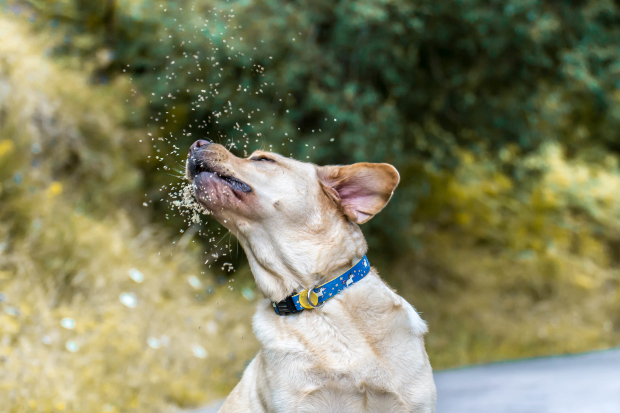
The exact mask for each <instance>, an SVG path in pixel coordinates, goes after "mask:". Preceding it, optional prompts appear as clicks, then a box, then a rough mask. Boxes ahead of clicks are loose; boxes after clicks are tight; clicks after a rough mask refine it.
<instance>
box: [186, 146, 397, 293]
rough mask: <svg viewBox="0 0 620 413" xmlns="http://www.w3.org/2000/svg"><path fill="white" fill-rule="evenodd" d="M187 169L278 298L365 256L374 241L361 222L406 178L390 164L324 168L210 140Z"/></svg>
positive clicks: (194, 150) (262, 284)
mask: <svg viewBox="0 0 620 413" xmlns="http://www.w3.org/2000/svg"><path fill="white" fill-rule="evenodd" d="M186 173H187V178H188V179H189V180H190V181H191V182H192V183H193V184H194V190H195V194H196V199H197V200H198V201H199V202H200V203H201V204H203V205H204V206H205V207H206V208H207V209H209V210H210V211H211V212H212V213H213V215H214V217H215V218H216V219H217V220H218V221H219V222H220V223H221V224H222V225H224V226H225V227H226V228H227V229H229V230H231V231H232V232H233V234H235V235H236V236H237V238H238V239H239V242H240V243H241V245H242V246H243V248H244V250H245V252H246V255H247V256H248V260H249V262H250V265H251V267H252V272H253V273H254V276H255V278H256V283H257V286H258V287H259V289H261V291H262V292H263V293H264V294H265V295H266V296H267V297H269V298H271V299H272V300H281V299H284V298H285V297H286V296H288V295H289V294H290V293H292V292H293V291H296V290H301V289H305V288H310V287H314V286H316V285H318V284H319V283H320V282H323V281H326V280H327V279H330V277H332V276H336V275H337V274H338V271H341V272H343V271H344V270H346V269H348V267H350V266H351V264H352V263H354V262H355V261H356V260H359V259H360V258H361V257H362V256H363V255H364V254H365V252H366V243H365V241H364V238H363V236H362V234H361V231H360V230H359V227H358V226H357V224H363V223H364V222H366V221H368V220H369V219H370V218H372V217H373V216H374V215H375V214H377V213H378V212H379V211H381V209H383V207H384V206H385V205H386V204H387V203H388V201H389V200H390V197H391V196H392V193H393V191H394V189H395V188H396V186H397V185H398V182H399V175H398V172H397V171H396V169H395V168H394V167H393V166H391V165H388V164H373V163H357V164H353V165H347V166H322V167H321V166H317V165H314V164H311V163H305V162H299V161H296V160H294V159H290V158H286V157H284V156H281V155H277V154H274V153H272V152H262V151H259V152H255V153H253V154H252V155H251V156H249V157H248V158H245V159H244V158H238V157H236V156H234V155H233V154H232V153H230V152H229V151H228V150H226V148H224V147H223V146H221V145H218V144H213V143H210V142H207V141H204V140H199V141H196V142H195V143H194V144H193V145H192V146H191V148H190V150H189V154H188V158H187V168H186ZM343 268H344V270H343Z"/></svg>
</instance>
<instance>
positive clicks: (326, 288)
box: [271, 255, 370, 316]
mask: <svg viewBox="0 0 620 413" xmlns="http://www.w3.org/2000/svg"><path fill="white" fill-rule="evenodd" d="M369 272H370V264H369V263H368V258H366V256H365V255H364V257H363V258H362V259H361V260H359V262H358V263H357V264H355V265H354V266H353V267H352V268H351V269H350V270H348V271H347V272H345V273H344V274H342V275H340V276H338V277H336V278H334V279H333V280H331V281H328V282H326V283H325V284H321V285H319V286H318V287H316V288H313V289H311V290H303V291H302V292H300V293H297V294H295V295H289V296H288V297H286V298H285V299H284V300H282V301H280V302H278V303H274V302H272V303H271V304H273V309H274V311H275V312H276V314H277V315H282V316H284V315H291V314H296V313H299V312H301V311H303V310H305V309H311V308H316V307H319V306H321V305H323V303H325V301H327V300H329V299H330V298H332V297H333V296H335V295H336V294H338V293H339V292H340V291H342V290H344V289H345V288H347V287H349V286H350V285H353V284H355V283H356V282H358V281H359V280H361V279H362V278H364V277H365V276H366V275H368V273H369Z"/></svg>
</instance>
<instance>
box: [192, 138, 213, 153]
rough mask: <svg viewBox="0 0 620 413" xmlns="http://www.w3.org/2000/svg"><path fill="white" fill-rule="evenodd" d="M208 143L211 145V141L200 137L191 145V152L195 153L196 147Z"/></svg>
mask: <svg viewBox="0 0 620 413" xmlns="http://www.w3.org/2000/svg"><path fill="white" fill-rule="evenodd" d="M208 145H211V142H209V141H205V140H204V139H198V140H197V141H196V142H194V143H192V146H190V147H189V153H194V151H196V149H198V148H201V147H203V146H208Z"/></svg>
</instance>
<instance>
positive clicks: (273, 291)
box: [239, 222, 367, 302]
mask: <svg viewBox="0 0 620 413" xmlns="http://www.w3.org/2000/svg"><path fill="white" fill-rule="evenodd" d="M335 224H336V225H331V226H325V230H324V231H321V232H320V233H318V234H313V236H312V237H307V236H304V237H300V236H299V235H296V234H295V232H296V231H299V229H296V230H291V231H288V233H287V231H286V229H282V230H281V231H280V232H279V233H278V236H277V237H274V236H269V235H270V234H266V233H260V231H255V232H252V233H251V234H248V236H246V237H240V238H239V240H240V242H241V245H242V246H243V249H244V251H245V253H246V255H247V257H248V261H249V263H250V268H251V270H252V274H253V275H254V279H255V281H256V286H257V288H258V289H259V290H260V291H261V293H262V294H263V295H264V296H265V297H266V298H269V299H270V300H271V301H273V302H277V301H281V300H283V299H285V298H286V297H288V296H289V295H291V294H293V293H296V292H299V291H302V290H304V289H308V288H314V287H316V286H317V285H320V284H323V283H324V282H326V281H329V280H331V279H333V278H335V277H337V276H338V275H340V274H342V273H343V272H345V271H347V270H348V269H349V268H351V267H352V266H353V265H354V264H355V263H357V262H358V261H359V260H360V259H361V258H362V257H363V256H364V255H365V254H366V250H367V245H366V240H365V239H364V236H363V234H362V231H361V230H360V228H359V227H358V226H357V225H356V224H353V223H350V222H346V223H344V224H342V223H341V222H339V223H335ZM283 240H284V241H283ZM295 240H303V241H298V242H295Z"/></svg>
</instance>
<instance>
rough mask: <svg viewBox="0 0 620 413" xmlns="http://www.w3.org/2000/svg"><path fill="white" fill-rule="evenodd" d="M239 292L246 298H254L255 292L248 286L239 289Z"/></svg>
mask: <svg viewBox="0 0 620 413" xmlns="http://www.w3.org/2000/svg"><path fill="white" fill-rule="evenodd" d="M241 294H243V296H244V297H245V298H247V299H248V300H250V301H252V300H253V299H254V298H256V294H254V291H252V289H251V288H249V287H244V288H243V289H242V290H241Z"/></svg>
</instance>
